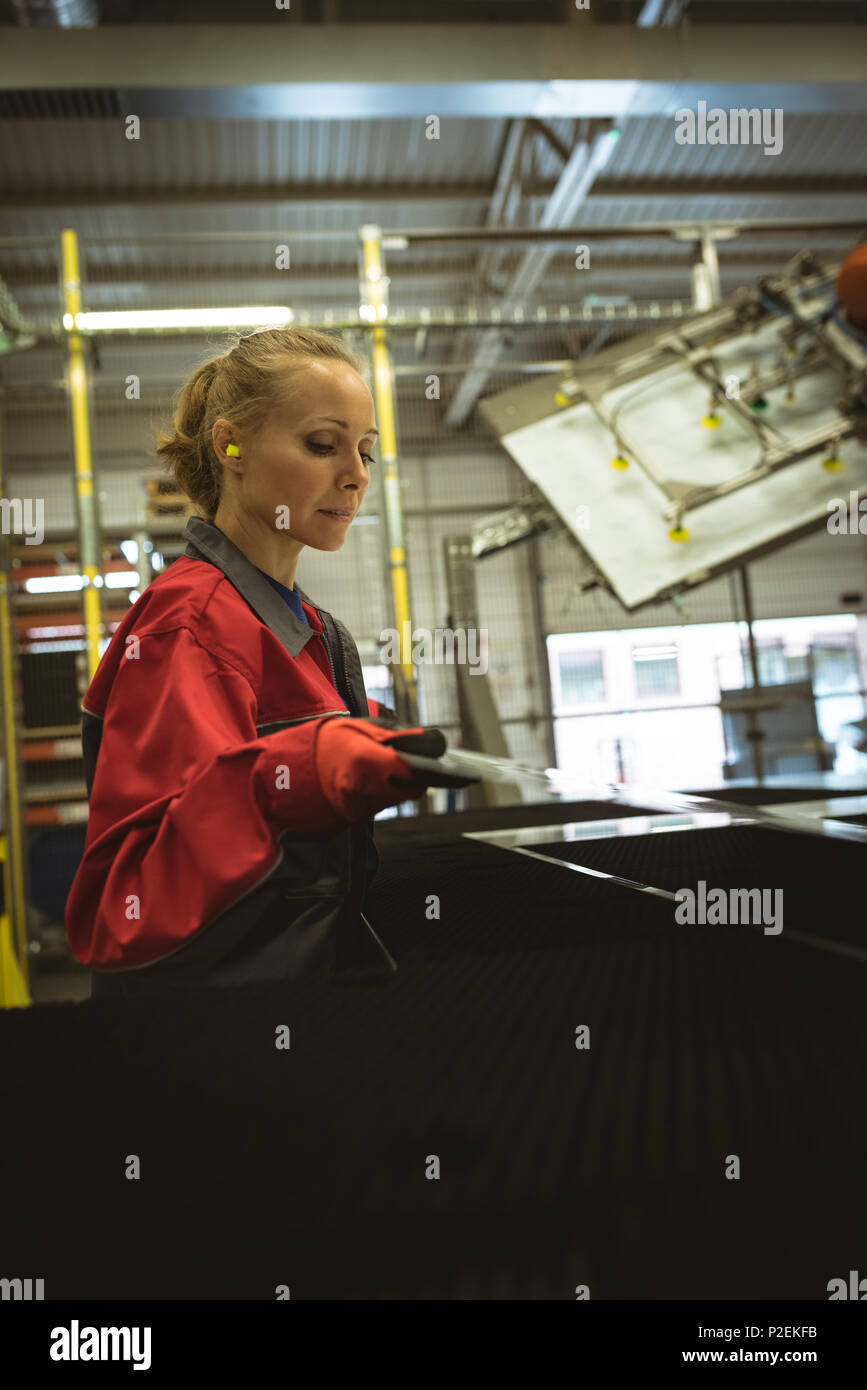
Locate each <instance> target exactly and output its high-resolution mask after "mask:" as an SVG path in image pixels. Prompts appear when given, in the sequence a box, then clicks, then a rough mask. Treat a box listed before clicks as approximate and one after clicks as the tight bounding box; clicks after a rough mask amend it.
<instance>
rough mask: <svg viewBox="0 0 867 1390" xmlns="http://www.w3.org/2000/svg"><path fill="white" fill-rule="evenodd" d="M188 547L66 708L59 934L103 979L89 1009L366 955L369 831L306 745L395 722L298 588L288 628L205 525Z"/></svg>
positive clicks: (341, 635) (196, 521)
mask: <svg viewBox="0 0 867 1390" xmlns="http://www.w3.org/2000/svg"><path fill="white" fill-rule="evenodd" d="M184 535H185V537H186V538H187V542H188V544H187V547H186V550H185V552H184V554H183V555H182V556H181V557H179V558H178V559H177V560H176V561H175V562H174V563H173V564H172V565H170V566H169V568H168V569H166V570H164V571H163V572H162V573H160V574H159V575H157V577H156V578H155V579H154V580H153V581H152V583H151V584H149V585H148V587H147V588H146V589H145V591H144V592H143V594H142V595H141V598H139V599H138V601H137V602H136V603H135V604H134V605H133V607H132V608H131V609H130V611H129V613H127V615H126V616H125V618H124V620H123V622H122V623H121V624H120V626H119V627H118V629H117V630H116V632H115V633H114V636H113V637H112V640H111V642H110V643H109V646H108V648H107V649H106V651H105V653H104V654H103V657H102V660H101V661H100V664H99V667H98V669H97V671H96V673H95V675H94V677H93V680H92V682H91V684H90V687H89V689H88V691H87V694H86V695H85V697H84V700H83V702H82V714H83V719H82V746H83V753H84V764H85V776H86V779H87V789H88V796H89V800H90V816H89V821H88V826H87V836H86V840H85V849H84V855H83V858H82V860H81V863H80V865H79V867H78V870H77V872H76V875H75V878H74V880H73V883H72V887H71V889H70V893H69V897H68V899H67V906H66V932H67V936H68V939H69V943H70V946H71V948H72V950H73V952H74V954H75V955H76V956H77V958H78V959H79V960H80V961H81V962H82V963H83V964H85V965H89V966H91V967H92V968H93V969H94V971H96V972H100V973H99V974H98V975H96V976H95V979H94V990H93V992H94V994H95V995H99V994H108V993H123V994H127V995H131V994H137V993H146V992H153V989H154V988H156V989H157V990H158V991H163V990H166V989H168V990H169V991H171V992H173V991H174V990H175V989H178V988H180V989H199V988H203V987H205V988H206V987H209V986H212V985H220V986H222V985H227V984H243V983H247V982H257V981H266V980H279V979H292V978H296V977H298V976H300V975H302V974H310V973H312V972H315V971H316V972H326V973H328V972H329V971H332V970H334V969H338V970H339V969H341V968H343V967H348V968H352V967H353V965H355V964H357V963H362V962H363V961H364V960H365V959H367V960H368V961H369V960H370V956H369V952H370V951H371V950H372V951H373V955H374V957H376V956H378V955H381V954H382V948H381V947H379V951H377V947H378V945H379V943H378V941H377V939H376V938H375V937H373V941H371V937H372V936H373V934H372V933H371V931H370V929H369V924H368V923H367V921H366V919H365V917H364V916H363V915H362V913H361V908H362V904H363V900H364V894H365V891H366V888H367V885H368V882H369V880H370V878H371V876H372V873H373V872H375V863H376V851H375V849H374V848H373V831H372V822H360V823H358V824H353V825H350V824H349V823H347V822H346V821H343V820H342V819H340V818H339V817H338V815H337V813H336V811H335V810H334V809H333V807H332V806H331V805H330V803H329V802H328V801H327V800H326V798H325V797H324V795H323V793H322V790H321V788H320V785H319V779H318V777H317V774H316V768H315V764H314V759H313V739H314V735H315V732H316V725H317V722H318V720H319V718H321V716H323V715H343V716H345V717H349V716H350V715H352V716H355V717H366V716H373V717H380V718H382V717H384V718H386V719H387V720H388V722H393V721H394V716H393V713H392V711H390V710H387V709H386V708H385V707H384V706H381V705H378V704H377V702H376V701H373V700H369V699H368V697H367V694H366V692H365V689H364V682H363V678H362V671H361V661H360V659H359V655H358V649H357V647H356V645H355V642H354V641H353V639H352V637H351V635H350V633H349V632H348V631H347V629H346V628H345V627H344V625H343V624H342V623H340V622H339V621H337V620H336V619H334V618H332V616H331V615H330V614H329V613H327V612H325V610H324V609H321V608H317V607H316V605H315V604H313V603H311V602H310V600H309V599H308V598H307V596H306V595H305V594H304V593H303V592H302V591H301V590H300V589H298V588H297V585H296V589H297V592H298V593H299V596H300V597H301V599H302V602H303V604H304V611H305V613H306V614H307V617H308V619H309V622H310V626H309V627H308V626H307V625H306V624H305V623H303V622H301V620H300V619H299V618H297V617H296V616H295V614H294V613H293V612H292V611H291V609H290V608H289V607H288V605H287V604H286V603H285V602H284V600H283V599H282V598H281V597H280V595H279V594H278V593H277V592H276V591H275V590H274V588H273V586H272V585H271V584H269V583H268V580H267V579H266V578H265V576H264V575H263V574H262V573H261V571H260V570H258V569H257V568H256V566H255V565H253V564H252V563H251V561H249V560H248V559H247V558H246V556H245V555H244V554H243V553H242V552H241V551H240V550H239V549H238V548H237V546H235V545H234V544H233V542H232V541H230V540H229V538H228V537H227V536H226V535H225V534H224V533H223V532H222V531H221V530H220V529H219V528H218V527H217V526H215V525H214V524H213V523H212V522H209V521H206V520H204V519H203V518H201V517H191V518H190V519H189V521H188V523H187V526H186V528H185V531H184ZM338 692H339V694H340V696H341V697H342V698H338ZM278 785H279V786H280V787H281V788H282V789H280V790H278V789H277V788H278ZM287 786H288V788H289V790H286V788H287ZM374 943H375V944H374ZM109 981H110V983H108V982H109Z"/></svg>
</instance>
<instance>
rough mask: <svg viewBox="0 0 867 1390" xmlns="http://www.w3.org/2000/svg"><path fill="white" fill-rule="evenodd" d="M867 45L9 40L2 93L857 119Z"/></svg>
mask: <svg viewBox="0 0 867 1390" xmlns="http://www.w3.org/2000/svg"><path fill="white" fill-rule="evenodd" d="M338 36H339V37H338ZM863 39H864V31H863V28H861V27H859V26H857V25H839V26H828V27H825V28H823V29H821V30H818V29H817V28H816V27H815V26H811V25H800V26H799V25H794V24H792V25H788V24H785V25H780V24H776V25H737V24H735V25H725V26H722V25H707V26H705V25H697V26H689V25H677V26H674V27H668V28H656V27H654V28H640V27H636V26H634V25H627V24H612V25H607V24H500V23H498V24H496V25H490V24H454V25H452V24H412V25H406V24H342V25H340V26H337V27H336V26H332V25H309V26H307V25H297V24H296V25H292V26H291V27H290V26H286V27H285V28H283V27H276V26H272V25H255V24H242V25H194V26H193V25H180V24H172V25H166V26H160V25H143V26H139V25H117V26H104V27H103V26H100V27H99V28H97V29H14V28H6V29H4V31H3V46H4V58H5V63H4V66H3V71H2V74H0V89H3V90H6V91H16V90H26V89H32V90H34V91H46V90H66V89H68V88H69V86H70V81H73V82H74V85H75V87H76V88H97V89H102V88H108V89H111V90H114V91H117V92H118V93H119V96H120V100H121V107H122V109H123V110H124V111H128V112H130V113H135V114H137V115H139V116H141V117H142V118H145V117H148V116H153V115H157V114H159V115H164V116H165V115H171V114H176V115H184V116H190V115H195V114H199V115H204V116H232V115H236V116H239V117H249V118H252V119H262V118H265V117H268V116H273V117H275V118H281V119H288V120H293V119H294V120H304V121H310V120H311V119H312V120H316V119H317V118H318V119H323V120H334V119H338V118H341V117H346V118H351V119H371V118H376V117H382V118H394V117H398V116H415V117H425V116H428V115H429V114H430V113H431V112H436V113H437V114H438V115H439V116H440V118H441V119H443V118H445V117H448V116H457V115H463V116H471V117H480V116H485V117H492V116H496V115H503V116H506V115H508V116H538V117H540V118H542V119H545V118H548V117H552V116H558V115H575V116H599V117H606V116H607V117H612V116H622V115H626V114H629V113H635V114H639V113H641V114H650V113H651V112H656V113H672V114H673V112H674V111H675V110H676V109H677V108H678V107H681V106H689V105H693V104H694V103H695V102H696V101H698V100H699V99H704V100H706V101H707V102H708V104H709V105H713V104H724V105H728V104H729V102H728V101H723V102H719V103H718V102H717V92H718V91H720V90H721V85H722V84H726V90H727V92H728V93H729V95H730V97H731V98H732V99H735V98H736V104H737V105H738V106H741V105H744V104H747V105H750V106H753V105H758V106H769V105H770V106H782V107H784V109H786V110H787V111H795V110H812V111H819V110H832V111H833V110H851V111H856V110H857V111H863V110H865V109H867V47H865V45H864V42H863ZM492 73H496V80H494V81H492V80H491V74H492ZM361 75H363V76H361ZM360 76H361V80H360Z"/></svg>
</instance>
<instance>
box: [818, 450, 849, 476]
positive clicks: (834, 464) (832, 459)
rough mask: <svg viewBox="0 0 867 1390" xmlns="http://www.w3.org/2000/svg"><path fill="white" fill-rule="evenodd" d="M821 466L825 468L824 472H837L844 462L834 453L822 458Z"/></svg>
mask: <svg viewBox="0 0 867 1390" xmlns="http://www.w3.org/2000/svg"><path fill="white" fill-rule="evenodd" d="M822 467H823V468H824V469H825V472H826V473H839V472H840V469H841V468H843V467H844V464H843V460H842V459H841V458H837V457H836V455H834V454H831V455H830V456H829V457H828V458H826V459H822Z"/></svg>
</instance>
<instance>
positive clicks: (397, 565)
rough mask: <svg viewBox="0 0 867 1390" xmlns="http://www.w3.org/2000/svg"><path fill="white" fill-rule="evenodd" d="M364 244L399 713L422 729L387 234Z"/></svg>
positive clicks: (364, 238)
mask: <svg viewBox="0 0 867 1390" xmlns="http://www.w3.org/2000/svg"><path fill="white" fill-rule="evenodd" d="M360 238H361V260H362V269H363V278H362V285H361V297H362V306H363V313H364V315H365V316H366V320H367V323H368V325H369V327H370V334H371V355H372V359H373V398H374V402H375V404H376V417H377V424H378V426H379V450H380V457H381V459H382V465H383V475H382V483H383V502H384V507H385V529H386V537H387V543H388V564H389V573H390V577H391V593H392V606H393V611H394V619H395V628H396V630H397V632H398V634H399V640H400V655H401V661H400V668H399V669H400V672H401V676H402V682H401V684H402V687H403V689H402V691H401V690H396V691H395V694H396V697H397V700H398V713H399V714H400V715H401V717H402V718H404V719H405V720H406V721H407V722H408V723H409V724H417V723H418V718H419V715H418V695H417V691H416V681H415V672H414V669H413V664H412V642H411V641H410V643H409V650H408V651H407V644H406V643H405V641H404V634H406V633H409V634H410V638H411V636H412V621H411V619H410V614H409V582H408V576H407V566H406V548H405V546H404V535H403V506H402V502H401V496H400V471H399V468H398V461H397V430H396V427H395V411H394V384H393V378H392V370H391V357H390V354H389V350H388V339H387V335H386V329H385V319H386V318H387V316H388V290H387V286H388V281H387V279H386V277H385V275H384V273H383V263H382V230H381V228H380V227H378V226H377V225H375V224H373V223H368V224H366V225H365V226H363V227H362V228H361V232H360ZM401 696H402V697H403V698H402V699H401ZM401 703H403V704H404V706H405V708H404V709H403V710H401V709H400V704H401Z"/></svg>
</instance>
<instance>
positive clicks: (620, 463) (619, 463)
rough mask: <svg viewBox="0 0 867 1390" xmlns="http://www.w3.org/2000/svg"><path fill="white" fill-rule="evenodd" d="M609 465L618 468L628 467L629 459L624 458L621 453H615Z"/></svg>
mask: <svg viewBox="0 0 867 1390" xmlns="http://www.w3.org/2000/svg"><path fill="white" fill-rule="evenodd" d="M611 467H612V468H618V469H624V468H628V467H629V459H628V458H624V457H623V455H622V454H615V455H614V458H613V459H612V460H611Z"/></svg>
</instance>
